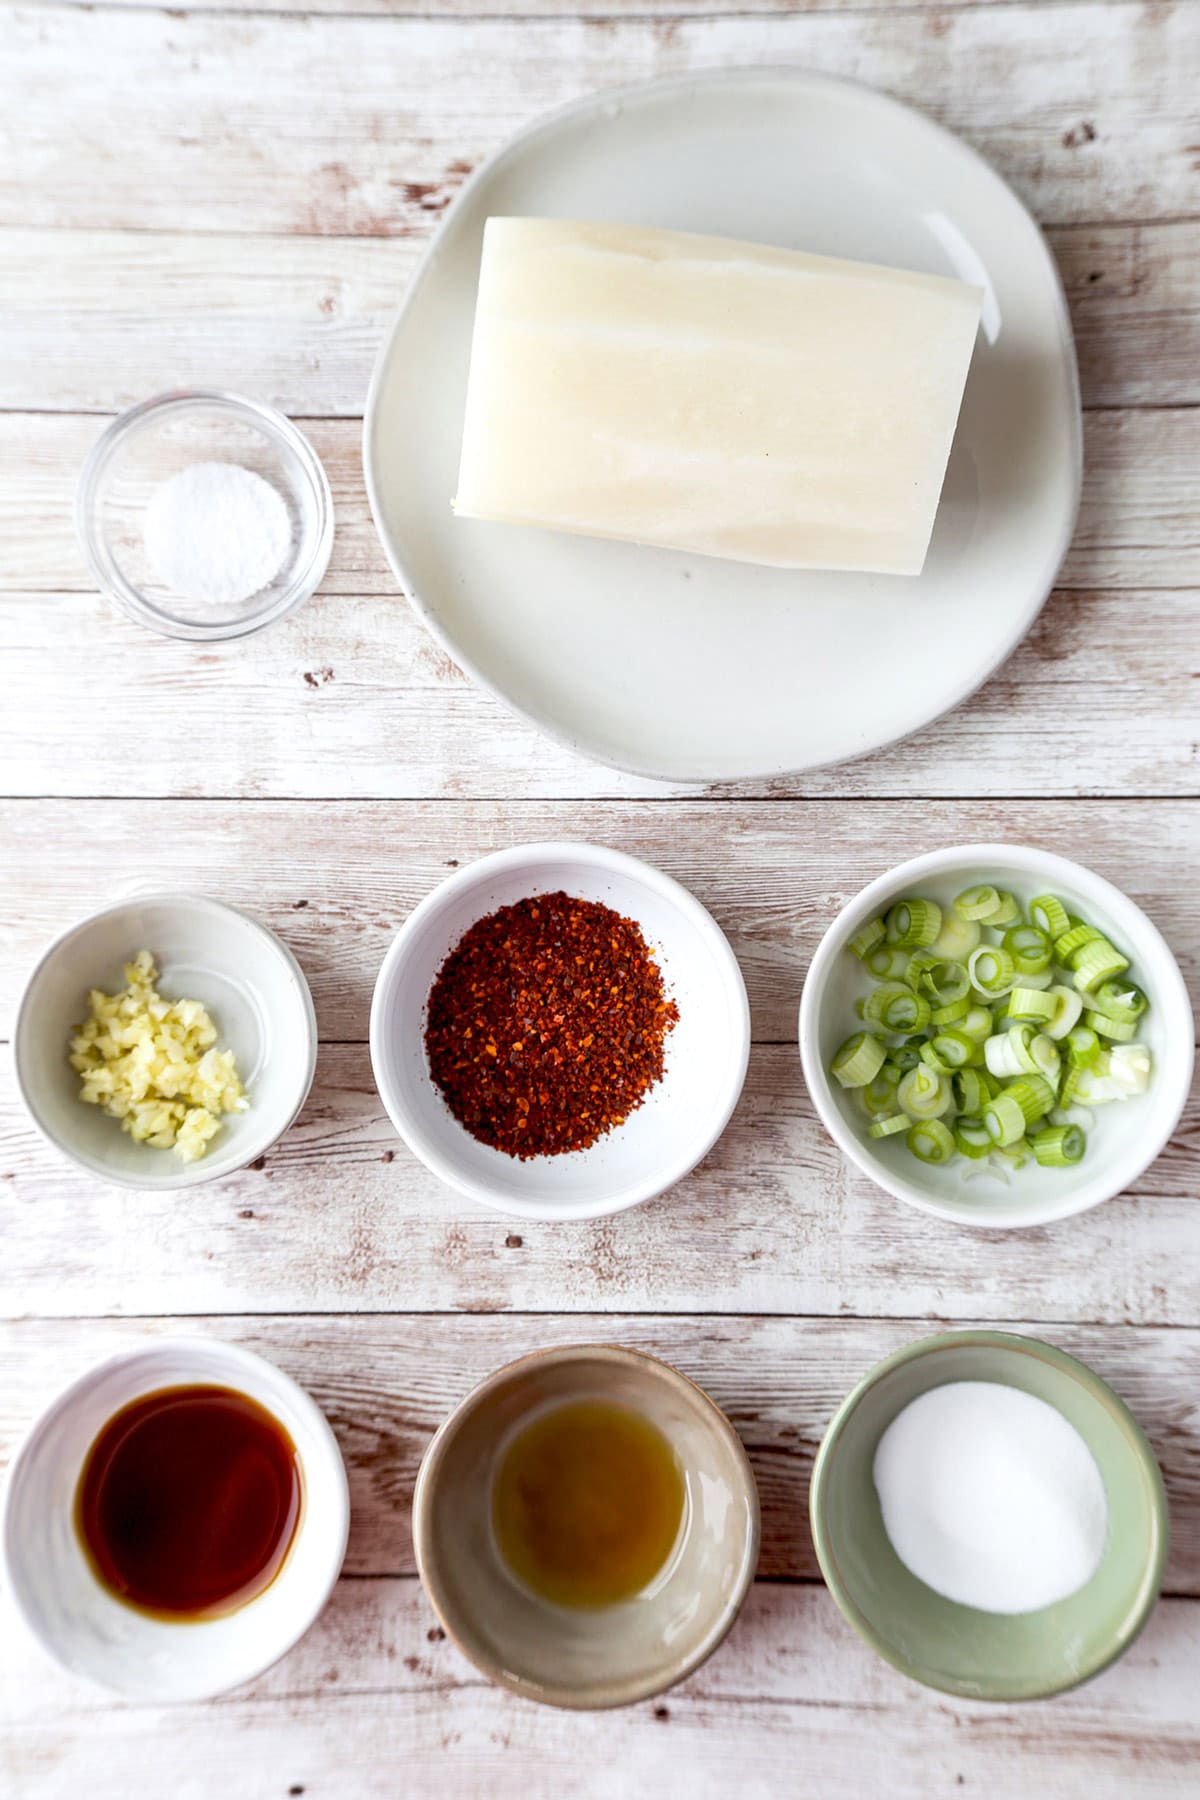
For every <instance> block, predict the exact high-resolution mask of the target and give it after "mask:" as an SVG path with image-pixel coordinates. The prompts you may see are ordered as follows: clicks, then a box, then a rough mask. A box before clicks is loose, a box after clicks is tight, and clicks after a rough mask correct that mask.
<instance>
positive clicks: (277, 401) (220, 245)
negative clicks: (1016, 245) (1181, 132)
mask: <svg viewBox="0 0 1200 1800" xmlns="http://www.w3.org/2000/svg"><path fill="white" fill-rule="evenodd" d="M496 141H497V142H499V141H500V140H499V136H498V137H497V140H496ZM395 154H396V156H397V158H402V157H404V156H406V155H408V154H412V152H410V151H408V150H406V149H405V147H404V145H403V144H398V145H397V147H396V151H395ZM436 223H437V215H434V214H426V215H424V216H423V217H422V218H420V219H419V220H417V221H415V222H414V224H413V226H412V229H411V232H410V234H409V235H407V236H403V237H373V238H370V239H361V240H358V239H354V238H343V237H338V238H322V237H278V236H271V235H269V234H265V233H251V232H248V231H247V232H246V233H244V234H242V235H233V234H230V233H223V234H217V233H211V234H205V233H198V232H191V233H189V232H182V231H177V230H173V229H164V230H155V231H147V232H136V233H131V232H122V231H94V230H64V229H58V230H53V229H48V228H45V227H41V228H37V229H22V228H18V227H9V228H8V229H2V228H0V405H3V406H6V407H10V408H16V407H27V408H34V409H36V410H39V411H46V410H48V409H52V410H59V411H62V410H66V411H90V412H109V411H116V410H117V409H119V408H120V407H123V406H128V405H131V404H132V403H133V402H134V401H135V400H143V399H145V398H146V397H147V395H149V394H152V393H157V392H161V391H162V390H163V389H165V388H171V387H179V386H181V385H183V384H187V383H195V384H198V385H207V386H214V385H216V386H221V385H224V386H227V387H232V388H234V389H240V390H241V391H243V392H247V393H251V394H254V395H256V396H258V397H259V398H261V399H264V400H269V401H271V402H272V403H273V404H274V405H276V406H281V407H282V408H283V409H284V411H285V412H290V413H302V414H304V415H305V416H307V417H313V416H317V415H332V416H337V417H349V418H357V417H358V416H359V415H360V414H361V412H362V408H363V404H364V401H365V399H366V392H367V382H368V380H369V378H370V372H371V366H372V363H373V362H374V358H375V353H376V350H377V349H378V346H379V343H380V341H381V339H382V337H383V333H384V332H385V330H386V329H387V326H388V324H389V322H390V320H391V317H392V315H393V313H394V312H395V310H396V307H397V305H398V303H399V299H400V296H401V294H402V293H403V291H404V287H405V284H406V282H407V281H408V278H409V276H410V275H411V273H412V271H413V269H414V268H415V266H416V263H417V259H418V257H419V256H420V254H421V252H422V250H423V249H424V244H425V239H426V238H427V237H428V236H429V235H430V234H431V232H432V230H433V227H434V226H435V225H436ZM1048 236H1049V241H1050V246H1051V248H1052V250H1053V251H1054V254H1055V257H1056V258H1057V261H1058V264H1059V267H1060V269H1061V271H1062V276H1063V281H1064V284H1065V286H1066V290H1067V295H1068V299H1069V301H1070V304H1071V312H1072V319H1073V323H1074V327H1075V335H1076V343H1077V348H1078V353H1079V365H1080V378H1081V382H1082V389H1083V399H1084V404H1085V405H1090V406H1145V405H1167V404H1170V405H1185V404H1192V405H1194V404H1195V403H1196V401H1197V400H1198V399H1200V222H1198V221H1196V220H1194V219H1192V220H1186V219H1185V220H1178V221H1174V222H1171V223H1161V224H1155V223H1153V222H1149V223H1142V224H1125V225H1079V226H1074V225H1063V226H1060V227H1058V228H1052V229H1051V230H1050V232H1049V233H1048ZM47 294H50V295H52V296H53V297H54V304H53V306H52V307H47V305H46V296H47Z"/></svg>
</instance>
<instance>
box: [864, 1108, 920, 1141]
mask: <svg viewBox="0 0 1200 1800" xmlns="http://www.w3.org/2000/svg"><path fill="white" fill-rule="evenodd" d="M911 1124H912V1120H911V1119H910V1118H909V1116H908V1114H907V1113H893V1114H892V1116H891V1118H890V1119H876V1121H875V1123H874V1124H873V1125H868V1126H867V1136H868V1137H873V1138H889V1137H895V1135H896V1133H897V1132H898V1131H907V1130H908V1129H909V1128H910V1126H911Z"/></svg>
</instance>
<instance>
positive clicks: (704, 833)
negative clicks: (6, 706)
mask: <svg viewBox="0 0 1200 1800" xmlns="http://www.w3.org/2000/svg"><path fill="white" fill-rule="evenodd" d="M310 691H311V690H310ZM318 694H319V690H318ZM206 729H207V726H206ZM1198 834H1200V807H1198V806H1196V805H1194V804H1192V803H1191V802H1188V801H1183V800H1179V801H1163V802H1161V803H1159V804H1156V805H1155V806H1153V807H1147V806H1143V805H1139V804H1138V803H1137V802H1117V801H1113V802H1106V803H1104V804H1099V803H1086V804H1083V803H1080V802H1078V801H1075V802H1072V801H1053V802H1045V803H1042V802H1029V803H1024V804H1021V805H1013V804H999V803H987V802H961V801H947V800H928V801H919V802H918V801H912V802H909V803H907V804H906V805H905V806H903V807H897V806H895V805H892V804H889V803H887V802H865V801H863V802H859V803H857V804H856V805H854V806H844V807H843V806H836V805H832V804H827V803H824V802H804V801H794V802H786V801H780V802H747V803H744V804H736V805H735V804H721V805H714V804H712V803H710V802H707V801H702V800H694V801H664V802H662V803H660V804H654V805H644V804H637V803H631V802H610V803H604V802H594V803H587V804H584V803H579V802H576V803H564V804H557V803H548V804H532V803H530V804H527V805H524V806H521V807H520V808H515V807H504V808H500V807H498V806H496V805H494V804H492V803H489V802H472V803H469V804H457V803H456V804H451V805H444V804H441V803H436V802H428V801H426V802H412V803H406V804H402V805H390V804H387V803H378V804H372V803H363V802H359V803H354V802H345V803H337V802H318V801H311V802H306V803H305V804H302V805H295V804H286V803H269V802H263V803H257V804H255V805H253V806H227V805H224V804H222V803H221V802H220V801H212V800H200V799H197V800H193V801H178V800H176V801H154V802H136V801H132V800H128V801H123V802H121V803H120V804H118V805H112V806H95V805H91V804H89V803H88V802H86V801H82V802H53V803H46V802H22V801H7V802H0V844H3V845H4V849H5V855H4V858H3V860H0V1038H3V1037H7V1036H8V1035H9V1034H10V1033H11V1028H12V1020H13V1015H14V1012H15V1009H16V1004H17V999H18V995H19V992H20V988H21V985H22V983H23V981H24V979H25V976H26V974H27V972H28V970H29V969H30V968H31V967H32V965H33V963H34V961H35V960H36V958H37V956H38V955H39V954H40V953H41V951H42V949H43V948H44V947H45V945H46V943H47V942H48V941H49V940H50V939H51V938H52V937H54V936H55V935H56V934H57V933H58V932H59V931H62V930H64V929H65V928H66V927H67V926H68V925H70V924H73V923H74V922H75V921H76V919H78V918H79V917H80V916H81V915H83V914H85V913H86V912H88V911H89V910H91V909H92V908H93V907H96V906H99V905H101V904H103V903H105V902H107V901H108V900H110V899H112V898H116V897H119V896H120V895H121V894H122V893H124V892H126V891H128V890H129V888H130V887H131V886H133V887H135V888H136V887H140V889H141V891H142V892H146V891H147V889H148V887H149V888H150V889H151V890H152V891H153V890H157V891H159V892H161V891H164V890H170V889H184V890H186V889H188V888H194V889H196V890H198V891H205V890H212V891H216V892H219V893H220V895H221V896H222V897H223V898H224V899H225V900H227V901H229V902H230V903H231V904H233V905H235V906H241V907H244V908H245V909H246V911H248V912H250V913H252V914H254V915H256V916H258V917H260V918H261V919H262V920H263V922H264V923H265V924H268V925H270V926H271V927H272V928H273V929H275V930H276V931H278V932H279V933H280V935H281V936H282V937H283V938H284V940H285V942H287V943H288V944H290V945H291V947H292V949H293V950H294V951H295V953H296V955H297V956H298V957H299V959H300V961H301V963H302V965H303V967H304V969H305V971H306V973H307V975H308V978H309V982H310V984H311V986H312V990H313V994H314V997H315V1001H316V1008H317V1023H318V1027H319V1029H320V1033H321V1038H322V1041H323V1042H326V1043H328V1042H330V1041H331V1040H333V1041H346V1040H365V1038H366V1036H367V1016H368V1011H369V1007H370V1000H371V990H372V988H373V986H374V983H375V977H376V975H377V973H378V971H379V966H380V964H381V963H382V961H383V958H384V955H385V953H386V951H387V948H388V946H389V944H390V943H391V940H392V937H393V936H394V934H395V932H396V931H397V929H398V928H399V926H400V925H401V924H402V922H403V921H404V919H405V918H406V917H407V916H408V914H409V913H410V912H411V911H412V909H413V907H414V906H415V905H416V904H417V902H418V901H419V900H421V899H422V898H423V897H424V896H425V894H427V893H428V892H429V891H430V889H431V888H433V887H434V886H435V885H436V884H437V882H439V881H440V880H442V879H443V877H444V876H445V875H447V874H448V873H449V872H450V870H451V869H453V868H456V867H458V866H460V865H462V864H465V863H468V862H471V861H473V860H474V859H475V858H476V857H478V856H481V855H484V854H485V853H486V852H487V851H490V850H496V849H502V848H505V847H507V846H509V845H512V844H519V843H538V842H545V841H549V840H555V839H562V838H567V839H574V840H576V841H588V840H590V841H593V842H596V843H603V844H608V845H611V846H612V847H613V848H615V849H619V850H625V851H628V852H629V853H630V854H632V855H634V856H641V857H644V858H646V859H647V860H648V861H650V862H653V863H655V864H657V865H658V866H659V867H661V868H663V869H665V870H666V871H667V872H668V874H671V875H673V876H675V877H676V879H677V880H679V881H681V882H682V883H683V884H684V886H685V887H687V888H689V889H690V890H691V891H692V892H693V893H694V894H695V895H696V896H697V898H698V899H700V900H701V901H702V902H703V904H704V905H705V906H707V907H708V909H709V910H710V912H711V913H712V914H713V916H714V918H715V919H716V920H717V922H718V923H719V924H720V925H721V927H722V928H723V930H724V931H725V932H726V934H727V935H728V937H729V940H730V943H731V945H732V946H733V949H734V951H735V953H736V955H737V957H738V961H739V963H740V965H741V968H742V971H743V973H744V975H745V978H746V983H747V987H748V990H749V994H750V1010H751V1021H752V1029H753V1033H754V1037H755V1040H756V1041H757V1042H760V1043H764V1042H777V1043H787V1044H793V1043H794V1042H795V1034H796V1009H797V1007H798V1005H799V1000H800V990H801V986H802V983H803V979H804V973H805V971H806V969H807V967H808V964H809V962H810V960H811V958H812V954H813V952H814V951H815V949H816V947H817V944H818V943H819V941H820V939H821V937H822V936H823V934H824V932H825V930H826V928H827V927H828V926H829V925H830V924H831V923H832V922H833V920H834V918H836V916H837V914H838V912H839V911H840V910H841V908H842V907H843V906H844V905H845V903H846V902H847V901H848V900H850V899H851V898H852V897H853V896H854V895H855V894H856V893H857V892H858V890H859V889H860V888H861V887H863V886H864V885H865V884H866V882H868V881H869V880H872V879H874V877H875V876H877V875H880V874H882V873H883V872H884V871H885V870H886V869H887V868H889V867H891V866H893V865H894V864H896V863H899V862H902V861H904V860H905V859H906V858H908V857H910V856H915V855H917V854H918V853H919V852H921V851H924V850H933V849H936V848H938V847H940V846H945V845H953V844H956V843H958V844H969V843H987V842H991V841H996V840H999V841H1007V842H1021V841H1025V842H1028V843H1032V844H1042V845H1053V846H1054V847H1055V849H1056V850H1058V851H1060V852H1061V853H1062V854H1063V855H1065V856H1072V857H1075V858H1077V859H1078V860H1080V861H1082V862H1085V863H1088V864H1090V865H1091V866H1092V867H1093V868H1095V869H1096V870H1097V872H1098V873H1100V874H1102V875H1104V876H1106V877H1107V878H1108V879H1109V880H1111V881H1113V882H1115V883H1116V885H1117V886H1118V887H1121V888H1123V889H1124V890H1125V891H1126V892H1127V893H1128V894H1129V895H1130V896H1131V897H1132V898H1133V899H1134V900H1135V901H1137V903H1138V904H1139V905H1140V906H1142V907H1144V908H1145V910H1146V911H1147V912H1148V913H1149V915H1150V917H1151V918H1152V919H1153V920H1154V921H1155V923H1156V924H1157V925H1158V926H1159V928H1160V930H1161V931H1162V932H1163V933H1164V935H1165V937H1166V938H1167V941H1168V942H1169V943H1170V944H1171V946H1172V948H1173V950H1174V951H1175V954H1176V956H1177V957H1178V959H1179V963H1180V967H1181V968H1182V970H1183V973H1184V977H1185V979H1186V980H1188V981H1189V983H1190V985H1191V987H1192V991H1193V993H1194V994H1200V894H1198V893H1197V890H1196V886H1195V884H1194V883H1193V882H1189V881H1181V880H1180V879H1179V871H1180V869H1181V868H1186V867H1188V866H1189V865H1190V864H1192V863H1194V862H1195V860H1196V853H1197V844H1198ZM134 948H136V946H134Z"/></svg>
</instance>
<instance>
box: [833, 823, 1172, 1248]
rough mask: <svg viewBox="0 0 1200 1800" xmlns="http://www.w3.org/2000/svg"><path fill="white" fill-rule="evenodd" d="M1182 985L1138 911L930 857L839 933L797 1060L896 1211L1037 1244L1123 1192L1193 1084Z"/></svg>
mask: <svg viewBox="0 0 1200 1800" xmlns="http://www.w3.org/2000/svg"><path fill="white" fill-rule="evenodd" d="M1193 1047H1194V1026H1193V1020H1192V1008H1191V1002H1190V1000H1189V998H1188V993H1187V989H1186V988H1185V986H1184V983H1183V977H1182V976H1181V975H1180V973H1179V968H1178V965H1177V964H1176V962H1175V958H1174V957H1173V956H1172V954H1171V951H1170V950H1169V949H1168V947H1167V945H1166V943H1165V942H1164V940H1163V938H1162V936H1161V935H1160V933H1159V932H1158V931H1157V930H1156V928H1155V927H1154V925H1152V924H1151V922H1150V920H1149V919H1148V918H1147V917H1146V915H1145V913H1144V912H1142V911H1141V909H1140V908H1139V907H1137V906H1135V905H1134V903H1133V901H1132V900H1130V899H1128V898H1127V896H1126V895H1124V894H1122V893H1121V892H1120V890H1119V889H1117V888H1115V887H1113V886H1112V885H1111V883H1109V882H1107V881H1105V880H1104V879H1103V878H1102V877H1101V876H1099V875H1096V874H1093V872H1092V871H1091V870H1090V869H1085V868H1083V867H1082V866H1081V865H1080V864H1079V863H1073V862H1069V861H1068V860H1067V859H1066V858H1065V857H1061V856H1054V855H1052V854H1051V853H1050V852H1048V851H1042V850H1034V849H1027V848H1024V847H1021V846H1018V845H1013V844H974V845H970V846H967V847H964V848H960V849H952V850H936V851H933V852H931V853H930V854H929V855H927V856H919V857H916V858H914V859H913V861H911V862H907V863H903V864H901V866H900V867H899V868H896V869H893V870H891V871H890V873H888V874H886V875H884V876H881V877H880V879H879V880H878V881H874V882H872V883H871V884H870V886H869V887H866V888H864V889H863V891H862V893H861V894H859V895H858V896H857V898H856V899H854V900H852V901H851V902H850V904H849V905H848V906H847V907H846V908H845V909H844V910H843V912H842V913H841V914H840V915H839V917H838V918H837V919H836V920H835V921H834V923H833V925H831V926H830V928H829V930H828V931H827V932H826V934H825V937H824V938H823V940H822V942H821V944H820V946H819V947H818V950H817V953H816V955H815V956H814V958H813V962H812V967H811V968H810V970H809V972H808V977H807V980H806V981H805V984H804V994H803V997H802V1000H801V1005H800V1056H801V1060H802V1062H803V1065H804V1075H805V1080H806V1081H807V1083H808V1088H809V1092H810V1093H811V1095H812V1097H813V1101H814V1104H815V1105H816V1108H817V1111H818V1112H819V1114H820V1116H821V1118H822V1120H823V1121H824V1123H825V1126H826V1127H827V1129H828V1130H829V1132H830V1134H831V1136H832V1137H833V1139H834V1141H835V1142H836V1143H837V1144H838V1146H839V1147H840V1148H841V1149H842V1150H843V1151H844V1152H845V1154H846V1155H847V1156H848V1157H850V1158H851V1160H852V1161H853V1162H855V1163H857V1165H858V1166H859V1168H861V1169H862V1170H864V1171H865V1173H866V1174H868V1175H869V1176H870V1177H871V1178H872V1180H874V1181H876V1182H878V1184H879V1185H880V1187H882V1188H885V1189H886V1190H887V1192H888V1193H890V1194H894V1195H895V1196H896V1198H897V1199H899V1200H906V1201H907V1202H908V1203H909V1204H910V1205H912V1206H916V1207H919V1208H920V1209H921V1210H922V1211H924V1212H929V1213H935V1214H937V1215H938V1216H940V1217H941V1218H946V1219H953V1220H955V1221H957V1222H958V1223H960V1224H965V1225H981V1226H990V1227H999V1228H1003V1227H1012V1226H1021V1225H1041V1224H1046V1223H1047V1222H1049V1221H1051V1220H1054V1219H1062V1218H1067V1217H1068V1216H1069V1215H1070V1214H1072V1213H1078V1212H1085V1211H1086V1210H1087V1209H1088V1208H1089V1207H1092V1206H1098V1205H1099V1204H1100V1202H1101V1201H1102V1200H1109V1199H1112V1198H1113V1196H1114V1195H1116V1194H1119V1193H1121V1192H1123V1190H1124V1189H1125V1188H1127V1187H1128V1186H1129V1185H1130V1184H1131V1183H1132V1182H1133V1181H1135V1180H1136V1179H1137V1177H1138V1176H1139V1175H1141V1174H1142V1172H1143V1171H1144V1170H1145V1169H1147V1168H1148V1167H1149V1165H1150V1164H1151V1163H1152V1162H1153V1161H1154V1159H1155V1157H1156V1156H1157V1155H1158V1154H1159V1152H1160V1151H1161V1150H1162V1149H1163V1148H1164V1146H1165V1145H1166V1143H1167V1140H1168V1139H1169V1138H1170V1136H1171V1133H1172V1132H1173V1131H1174V1129H1175V1126H1176V1125H1177V1123H1178V1121H1179V1117H1180V1114H1181V1113H1182V1111H1183V1107H1184V1102H1185V1101H1186V1099H1187V1095H1188V1091H1189V1088H1190V1085H1191V1078H1192V1063H1193Z"/></svg>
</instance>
